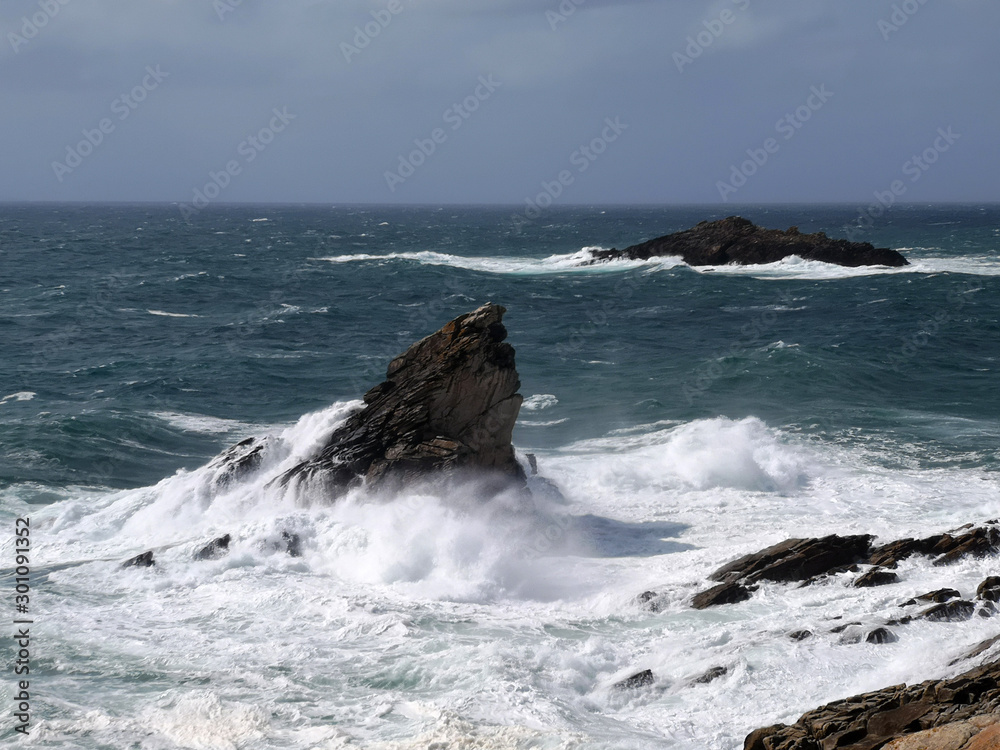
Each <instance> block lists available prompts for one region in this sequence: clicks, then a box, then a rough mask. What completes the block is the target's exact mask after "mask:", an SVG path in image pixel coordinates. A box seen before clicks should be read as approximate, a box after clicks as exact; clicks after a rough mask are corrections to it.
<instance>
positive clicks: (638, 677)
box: [612, 669, 655, 690]
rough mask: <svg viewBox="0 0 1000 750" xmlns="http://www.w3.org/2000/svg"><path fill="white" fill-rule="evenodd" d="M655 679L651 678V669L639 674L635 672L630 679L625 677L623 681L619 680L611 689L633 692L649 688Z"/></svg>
mask: <svg viewBox="0 0 1000 750" xmlns="http://www.w3.org/2000/svg"><path fill="white" fill-rule="evenodd" d="M654 680H655V678H654V677H653V670H652V669H644V670H642V671H641V672H636V673H635V674H634V675H632V676H631V677H626V678H625V679H624V680H619V681H618V682H616V683H615V684H614V685H612V687H614V688H616V689H618V690H633V689H635V688H641V687H649V686H650V685H652V684H653V682H654Z"/></svg>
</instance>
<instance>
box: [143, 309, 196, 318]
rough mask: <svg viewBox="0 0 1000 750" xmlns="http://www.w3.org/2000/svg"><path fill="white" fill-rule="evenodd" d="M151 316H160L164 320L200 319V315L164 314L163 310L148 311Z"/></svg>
mask: <svg viewBox="0 0 1000 750" xmlns="http://www.w3.org/2000/svg"><path fill="white" fill-rule="evenodd" d="M146 312H148V313H149V314H150V315H159V316H160V317H164V318H200V317H201V316H200V315H189V314H185V313H172V312H164V311H163V310H146Z"/></svg>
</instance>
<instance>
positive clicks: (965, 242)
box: [0, 205, 1000, 750]
mask: <svg viewBox="0 0 1000 750" xmlns="http://www.w3.org/2000/svg"><path fill="white" fill-rule="evenodd" d="M731 214H739V215H742V216H744V217H746V218H748V219H751V220H752V221H754V222H755V223H757V224H760V225H763V226H767V227H773V228H782V229H784V228H788V227H790V226H793V225H794V226H798V227H799V229H800V230H801V231H802V232H814V231H824V232H826V233H827V234H828V235H830V236H832V237H850V238H852V239H855V240H865V241H870V242H872V243H874V244H875V245H876V246H887V247H892V248H896V249H898V250H900V251H901V252H902V253H903V254H904V255H905V256H906V257H907V258H909V260H910V262H911V264H910V265H909V266H907V267H904V268H898V269H888V268H855V269H849V268H841V267H838V266H831V265H828V264H823V263H818V262H808V261H803V260H800V259H797V258H791V259H788V260H786V261H782V262H780V263H775V264H771V265H766V266H755V267H736V266H726V267H702V268H692V267H689V266H687V265H685V264H684V263H682V262H681V261H680V260H679V259H675V258H662V259H656V260H653V261H648V262H626V261H620V262H613V263H607V264H598V265H585V261H586V260H587V259H588V257H589V249H592V248H597V247H600V248H609V247H619V248H621V247H624V246H626V245H630V244H634V243H637V242H639V241H642V240H645V239H649V238H652V237H655V236H659V235H662V234H667V233H669V232H674V231H678V230H681V229H686V228H688V227H690V226H693V225H694V224H696V223H698V222H699V221H702V220H705V219H716V218H723V217H724V216H727V215H731ZM515 216H516V217H518V218H516V219H515V218H514V217H515ZM858 216H859V211H858V207H852V206H807V205H801V206H744V207H738V208H733V207H730V206H726V207H719V206H703V207H697V206H692V207H673V208H657V207H634V208H627V207H601V206H590V207H563V208H550V209H547V210H546V211H545V212H543V213H542V215H541V216H539V217H538V218H536V219H535V220H532V221H527V222H525V221H522V219H523V218H524V217H523V214H522V213H521V212H520V210H519V209H518V208H517V207H507V208H483V207H450V206H449V207H416V206H415V207H371V206H370V207H352V206H228V207H209V208H206V209H204V210H203V211H201V212H200V213H199V214H197V215H196V216H195V217H193V218H192V219H191V220H190V221H185V220H184V218H183V217H182V216H181V214H180V212H179V210H178V208H177V206H170V205H164V206H155V205H107V206H85V205H5V206H0V352H2V354H0V570H2V571H3V572H5V573H8V574H10V573H12V571H13V568H14V567H15V560H14V558H15V542H14V540H15V532H14V529H15V519H17V518H30V527H31V542H32V551H31V563H30V564H31V568H32V582H31V594H30V612H29V615H30V616H31V617H32V619H33V624H32V626H31V627H32V635H33V645H32V655H31V658H32V662H31V693H32V700H31V716H32V721H31V736H30V739H29V740H28V742H29V744H30V746H32V747H46V748H48V747H51V748H67V747H72V748H87V749H97V748H126V747H128V748H142V749H143V750H145V749H146V748H155V749H156V750H159V749H161V748H162V749H164V750H166V749H167V748H171V749H172V748H199V749H202V748H208V749H212V750H214V749H215V748H219V749H225V750H229V749H231V748H240V749H243V748H246V749H248V750H250V749H256V748H302V749H303V750H305V749H309V750H312V749H313V748H315V749H317V750H319V749H323V750H328V749H341V748H343V749H345V750H347V749H352V748H372V749H373V750H403V749H404V748H406V749H410V748H412V749H416V748H430V747H433V748H439V749H440V750H470V749H473V748H476V749H479V748H482V749H483V750H494V749H495V750H506V749H508V748H509V749H514V748H517V749H521V748H545V749H548V748H552V749H555V748H560V749H563V748H565V749H567V750H569V749H570V748H572V749H576V748H580V749H581V750H582V749H584V748H586V749H588V750H590V749H591V748H616V749H617V748H621V749H623V750H624V749H629V750H632V749H636V748H638V749H645V748H725V749H730V748H738V747H742V740H743V737H744V735H745V734H746V733H747V732H749V731H751V730H752V729H754V728H756V727H758V726H764V725H767V724H773V723H775V722H778V721H794V720H795V719H796V718H797V717H798V716H799V715H800V714H801V713H802V712H803V711H805V710H807V709H809V708H812V707H814V706H816V705H819V704H821V703H824V702H828V701H830V700H834V699H838V698H843V697H846V696H848V695H852V694H855V693H858V692H861V691H863V690H869V689H875V688H879V687H883V686H886V685H890V684H897V683H900V682H906V681H920V680H923V679H929V678H931V677H940V676H945V675H947V674H950V672H949V670H951V672H954V671H955V669H958V668H956V667H949V666H948V665H949V662H950V661H951V660H952V659H953V658H954V657H955V656H956V655H957V654H959V653H961V652H962V651H963V650H965V649H967V648H968V647H969V646H970V645H972V644H975V643H977V642H978V641H981V640H982V639H983V638H986V637H988V636H992V635H995V634H996V633H995V629H996V628H995V624H994V623H993V621H992V620H988V619H981V618H975V619H974V620H971V621H968V622H964V623H931V622H919V623H916V622H915V623H912V624H910V625H908V626H907V627H906V629H904V630H900V631H899V633H898V635H899V640H898V641H897V642H895V643H892V644H881V645H875V644H868V643H865V642H864V641H863V639H862V642H860V643H858V642H856V641H857V639H853V638H851V637H847V636H845V635H844V634H843V633H841V634H833V633H829V630H830V628H829V627H824V626H825V624H826V623H828V622H830V621H831V620H833V619H835V618H850V619H851V620H852V621H861V622H862V623H868V622H875V621H877V620H878V619H879V618H882V619H885V617H887V616H888V614H889V613H891V612H896V611H897V609H898V605H899V602H900V601H901V600H903V599H905V598H908V597H910V596H913V595H915V594H919V593H923V592H925V591H929V590H931V589H934V588H938V587H941V586H949V587H956V588H959V589H962V591H963V593H965V594H968V593H971V592H974V590H975V585H976V584H977V583H978V582H979V581H981V580H982V579H983V578H984V577H985V576H986V575H989V574H996V573H998V572H1000V571H998V570H997V569H996V567H997V565H996V560H995V559H986V560H966V561H963V562H961V563H959V564H957V565H955V566H951V567H949V568H948V569H942V568H936V567H933V566H931V565H930V564H929V563H928V562H927V561H926V560H925V559H911V560H908V561H905V562H904V563H902V564H901V565H900V568H899V571H898V573H899V576H900V579H901V580H900V582H899V583H897V584H894V585H892V586H886V587H880V588H876V589H865V590H860V589H853V588H850V587H849V586H847V585H845V582H844V580H842V577H841V578H838V577H834V578H832V579H831V580H829V581H826V582H823V583H821V584H818V585H815V586H811V587H808V588H804V589H790V588H789V587H787V586H783V585H779V584H768V585H765V586H763V587H762V589H761V591H760V592H758V594H756V595H755V596H754V598H753V599H752V600H751V601H749V602H745V603H742V604H739V605H733V606H729V607H725V608H716V609H712V610H706V611H701V612H698V611H694V610H692V609H691V607H690V597H691V595H692V594H693V593H695V592H696V591H699V590H701V589H703V588H705V583H706V577H707V575H708V574H709V573H710V572H711V571H712V570H714V569H715V568H716V567H718V566H719V565H721V564H722V563H724V562H727V561H728V560H731V559H733V558H734V557H736V556H738V555H742V554H746V553H747V552H751V551H755V550H757V549H760V548H762V547H764V546H766V545H768V544H773V543H776V542H778V541H781V540H782V539H785V538H788V537H792V536H821V535H825V534H830V533H871V534H876V535H878V536H879V537H880V538H881V539H883V540H886V541H887V540H891V539H895V538H900V537H902V536H912V535H917V534H930V533H935V532H940V531H945V530H948V529H952V528H955V527H957V526H961V525H963V524H966V523H976V522H982V521H985V520H988V519H992V518H997V517H998V516H1000V473H998V470H1000V447H998V439H1000V387H998V386H1000V370H998V367H1000V362H998V358H1000V208H998V207H996V206H977V205H929V206H903V207H897V208H894V209H893V210H892V211H891V212H889V213H887V214H886V215H884V216H883V217H881V218H880V219H877V220H876V221H875V222H874V224H873V225H871V226H865V225H864V224H870V222H864V223H861V224H859V221H858ZM490 301H492V302H496V303H499V304H502V305H503V306H505V307H506V308H507V313H506V316H505V319H504V322H505V324H506V326H507V329H508V331H509V338H508V341H509V342H510V343H511V344H512V345H513V346H514V347H515V349H516V352H517V355H516V356H517V367H518V370H519V372H520V376H521V384H522V385H521V393H522V394H523V395H524V397H525V403H524V406H523V407H522V411H521V415H520V418H519V422H518V425H517V428H516V430H515V433H514V442H515V447H516V449H517V451H518V454H519V456H520V457H521V458H522V459H523V460H525V461H526V454H528V453H532V454H534V455H535V456H537V461H538V467H539V476H538V477H535V478H533V479H532V483H533V488H534V489H535V490H536V492H535V500H534V502H535V504H536V507H535V508H534V511H533V512H532V513H531V514H528V515H525V514H524V513H523V512H521V511H519V510H518V509H517V508H515V507H513V506H510V507H507V506H503V505H502V503H501V504H500V506H502V507H489V503H485V502H481V501H476V499H475V498H455V497H438V496H434V495H425V494H419V493H416V492H410V493H403V494H401V495H400V496H399V497H396V498H394V499H392V500H390V501H384V500H383V501H381V502H374V501H372V500H371V499H370V498H367V497H366V496H365V494H364V493H363V492H361V491H359V492H357V493H354V494H353V495H351V496H350V497H348V498H346V499H345V500H343V501H341V502H338V503H336V504H330V503H328V502H324V500H323V498H321V497H311V496H292V495H290V494H289V493H277V492H276V491H275V489H274V486H273V485H271V484H269V482H268V480H269V479H270V478H271V476H273V474H271V475H267V472H266V471H265V472H263V473H262V474H261V475H260V476H257V477H255V478H252V479H250V480H247V481H246V482H243V483H240V484H237V485H235V486H227V487H220V486H219V485H218V483H215V482H213V476H214V475H213V472H214V469H213V467H212V466H211V465H210V462H211V460H212V458H213V457H214V456H215V455H217V454H218V453H219V452H220V451H222V450H223V449H225V448H226V447H227V446H229V445H232V444H233V443H235V442H238V441H239V440H242V439H244V438H246V437H249V436H263V435H270V436H272V437H273V441H272V444H273V445H274V446H276V447H275V448H274V452H273V456H272V458H271V461H272V464H271V468H272V469H274V470H275V471H277V470H279V469H280V467H282V466H284V465H286V464H287V463H288V462H292V461H296V460H300V459H301V458H303V457H307V456H309V455H311V453H312V452H315V451H316V450H317V449H318V447H319V446H320V445H322V442H323V440H324V438H325V437H326V436H327V435H329V434H330V432H331V431H332V429H333V428H334V427H335V426H336V425H337V424H338V423H339V422H340V421H342V420H343V419H344V418H345V417H346V415H348V414H349V413H350V412H351V410H352V409H355V408H357V405H358V402H357V399H359V398H360V396H361V395H362V394H363V393H364V392H365V391H366V390H367V389H368V388H370V387H371V386H373V385H375V384H376V383H378V382H379V381H381V380H382V379H383V378H384V375H385V368H386V365H387V364H388V362H389V360H390V359H391V358H392V357H394V356H395V355H397V354H399V353H401V352H402V351H404V350H405V349H406V347H407V346H409V345H410V344H411V343H413V342H414V341H416V340H418V339H419V338H421V337H423V336H425V335H428V334H430V333H432V332H433V331H435V330H436V329H438V328H439V327H440V326H441V325H443V324H444V323H446V322H447V321H449V320H451V319H452V318H454V317H456V316H457V315H459V314H462V313H464V312H468V311H470V310H472V309H474V308H476V307H478V306H480V305H482V304H484V303H486V302H490ZM539 519H546V520H545V521H543V522H540V521H539ZM289 530H290V531H294V533H296V534H298V535H299V536H300V537H301V539H302V556H301V557H297V558H293V557H289V556H288V555H286V554H284V553H283V552H282V551H281V550H280V549H279V547H280V545H278V544H275V540H276V539H280V538H281V533H282V532H283V531H289ZM225 533H229V534H231V535H232V539H233V542H232V545H231V551H230V554H229V555H227V556H226V557H224V558H220V559H218V560H211V561H195V560H194V559H193V553H194V552H195V551H196V550H197V549H199V548H200V547H201V546H203V545H204V544H205V543H206V542H207V541H208V540H210V539H212V538H214V537H216V536H219V535H221V534H225ZM145 550H154V554H155V555H156V559H157V564H156V565H155V566H154V567H152V568H144V569H138V568H129V569H127V570H122V569H121V568H120V563H121V562H122V561H123V560H125V559H126V558H128V557H131V556H133V555H136V554H138V553H140V552H143V551H145ZM4 581H5V585H6V586H7V590H8V593H9V596H5V597H3V598H2V599H0V602H7V603H6V604H4V603H0V613H2V614H3V617H5V618H7V619H8V620H12V619H13V618H14V615H15V612H14V598H13V597H14V588H13V587H14V583H13V577H12V576H11V575H8V576H7V578H5V579H4ZM964 589H970V591H965V590H964ZM647 590H654V591H656V592H658V593H660V594H662V609H661V611H659V612H655V613H654V612H650V611H649V609H648V608H645V607H643V606H641V603H640V602H639V600H638V598H637V597H639V595H640V594H642V593H643V592H644V591H647ZM8 615H9V617H8ZM799 629H811V630H814V631H815V632H817V633H820V635H818V636H817V637H814V638H811V639H809V640H807V641H803V642H792V641H790V640H789V639H788V638H787V632H788V631H790V630H799ZM716 666H723V667H725V668H726V670H727V671H726V674H725V676H724V677H722V678H720V679H718V680H715V681H713V682H711V683H710V684H692V679H693V678H694V677H697V676H698V675H700V674H702V673H704V672H705V671H706V670H707V669H709V668H712V667H716ZM644 669H651V670H652V672H653V674H654V675H655V682H654V684H653V685H652V686H650V687H649V688H647V689H643V690H639V691H622V690H618V689H615V688H614V687H613V685H614V683H615V682H617V681H619V680H621V679H623V678H625V677H628V676H629V675H631V674H634V673H636V672H639V671H642V670H644ZM16 689H17V686H16V683H15V676H14V674H13V672H12V671H8V672H7V676H6V677H4V678H3V679H0V709H2V710H0V715H4V716H6V717H7V718H6V719H5V720H4V722H3V724H2V726H0V737H2V738H4V739H6V740H7V741H8V742H13V738H14V737H15V733H14V722H13V720H12V719H11V718H10V710H9V708H10V707H11V706H13V704H14V693H15V691H16ZM19 739H20V738H19Z"/></svg>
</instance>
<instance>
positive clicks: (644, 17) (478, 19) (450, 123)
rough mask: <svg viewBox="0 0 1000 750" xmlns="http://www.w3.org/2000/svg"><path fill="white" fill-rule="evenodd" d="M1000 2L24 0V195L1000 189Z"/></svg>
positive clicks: (18, 109) (6, 50) (665, 196)
mask: <svg viewBox="0 0 1000 750" xmlns="http://www.w3.org/2000/svg"><path fill="white" fill-rule="evenodd" d="M997 29H1000V3H998V2H996V0H865V1H864V2H861V0H849V1H848V2H834V1H833V0H780V1H779V0H717V1H715V2H691V1H690V0H688V1H682V0H616V1H614V2H612V1H611V0H492V1H490V2H485V1H484V2H476V0H373V1H371V2H360V1H359V0H242V2H241V1H240V0H4V2H3V3H2V5H0V37H2V38H0V71H2V75H0V106H2V109H3V114H2V116H0V144H2V152H0V153H2V157H0V201H91V202H97V201H158V202H159V201H168V202H173V201H177V202H187V203H192V204H195V205H197V201H198V200H199V195H200V196H201V199H202V200H203V201H218V202H227V203H238V202H289V203H298V202H308V203H323V204H333V205H338V204H345V203H422V204H441V203H462V204H469V203H496V204H523V203H524V201H525V200H529V201H530V200H535V199H537V198H538V197H539V196H541V195H542V194H543V193H544V194H547V195H548V196H550V198H551V200H552V201H553V202H559V203H564V204H595V203H606V204H636V203H639V204H676V203H694V204H714V203H720V204H721V203H726V202H731V203H764V202H844V203H858V202H868V201H873V200H876V199H878V197H879V196H881V198H882V200H883V202H887V201H897V200H898V201H901V202H923V201H961V202H995V201H1000V179H998V176H1000V147H998V143H997V136H998V133H1000V127H998V126H1000V122H998V120H1000V95H998V94H1000V87H998V82H1000V44H997V42H996V34H997Z"/></svg>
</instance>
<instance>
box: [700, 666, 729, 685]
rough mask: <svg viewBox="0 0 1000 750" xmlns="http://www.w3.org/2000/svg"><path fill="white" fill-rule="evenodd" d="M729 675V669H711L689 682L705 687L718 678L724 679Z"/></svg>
mask: <svg viewBox="0 0 1000 750" xmlns="http://www.w3.org/2000/svg"><path fill="white" fill-rule="evenodd" d="M727 674H729V667H712V668H711V669H709V670H706V671H705V672H704V673H703V674H700V675H698V676H697V677H695V678H694V679H693V680H691V684H692V685H707V684H708V683H710V682H713V681H715V680H717V679H719V678H720V677H725V676H726V675H727Z"/></svg>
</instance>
